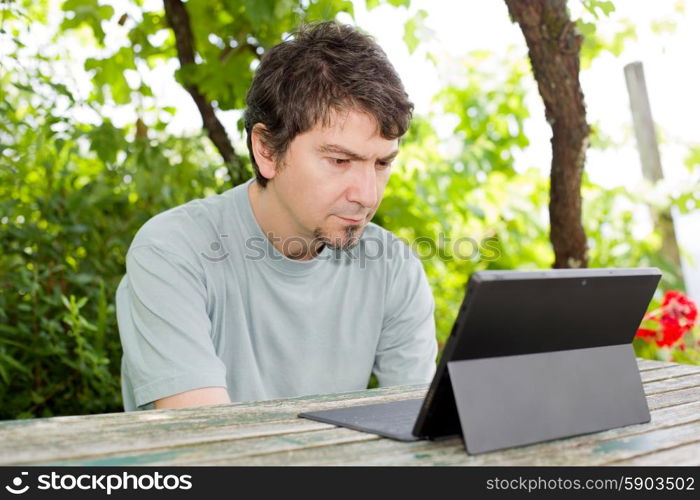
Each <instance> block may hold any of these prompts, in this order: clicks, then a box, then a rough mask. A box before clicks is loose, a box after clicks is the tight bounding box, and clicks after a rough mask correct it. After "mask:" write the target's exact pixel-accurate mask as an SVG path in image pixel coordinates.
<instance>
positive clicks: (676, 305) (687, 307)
mask: <svg viewBox="0 0 700 500" xmlns="http://www.w3.org/2000/svg"><path fill="white" fill-rule="evenodd" d="M697 319H698V308H697V306H696V305H695V302H693V300H692V299H691V298H690V297H688V296H687V295H685V294H684V293H682V292H679V291H677V290H669V291H668V292H666V295H664V299H663V301H662V303H661V308H660V309H656V310H655V311H651V312H649V313H647V314H646V315H645V316H644V320H643V321H655V322H657V323H659V327H660V328H659V329H658V330H652V329H650V328H639V329H638V330H637V337H640V338H643V339H645V340H647V341H648V342H651V341H652V340H653V341H655V342H656V345H658V346H659V347H665V346H667V347H671V346H672V345H674V344H675V343H676V342H678V341H679V340H680V339H681V338H682V337H683V335H685V333H686V332H687V331H688V330H690V329H691V328H693V327H694V326H695V324H696V322H697Z"/></svg>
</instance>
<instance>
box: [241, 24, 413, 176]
mask: <svg viewBox="0 0 700 500" xmlns="http://www.w3.org/2000/svg"><path fill="white" fill-rule="evenodd" d="M246 104H247V106H248V107H247V109H246V111H245V114H244V120H245V129H246V132H247V135H248V137H247V143H248V151H249V153H250V160H251V162H252V163H253V168H254V170H255V176H256V178H257V181H258V182H259V183H260V185H261V186H262V187H265V185H266V184H267V179H266V178H265V177H263V176H262V175H261V174H260V169H259V168H258V165H257V164H256V162H255V157H254V156H253V148H252V143H251V134H252V131H253V126H254V125H255V124H257V123H261V124H263V125H264V126H265V130H264V131H261V133H262V139H263V142H264V143H265V146H266V147H267V148H268V149H269V150H270V152H271V153H272V154H273V156H274V157H275V159H276V160H277V162H278V163H281V162H280V160H281V159H282V158H283V156H284V153H285V152H286V150H287V147H288V146H289V143H290V142H291V141H292V139H294V137H296V136H297V135H298V134H301V133H304V132H306V131H307V130H310V129H311V128H313V127H314V126H315V125H316V124H317V123H323V124H324V125H327V124H328V122H329V118H330V114H331V112H333V111H343V110H350V109H358V110H361V111H364V112H366V113H368V114H370V115H371V116H373V117H374V118H375V119H376V120H377V124H378V126H379V133H380V134H381V136H382V137H384V138H385V139H396V138H398V137H401V136H402V135H404V134H405V133H406V130H408V126H409V123H410V120H411V114H412V112H413V104H412V103H411V101H410V100H409V99H408V95H407V94H406V91H405V90H404V87H403V84H402V83H401V80H400V79H399V76H398V75H397V73H396V71H395V70H394V67H393V66H392V65H391V63H390V62H389V60H388V59H387V57H386V54H385V53H384V51H383V50H382V49H381V47H379V45H378V44H377V43H376V42H375V41H374V40H373V39H372V38H371V37H370V36H368V35H365V34H363V33H360V32H359V31H358V30H356V29H355V28H353V27H352V26H347V25H343V24H339V23H337V22H335V21H326V22H322V23H318V24H313V25H306V26H302V27H301V28H299V30H298V31H297V32H296V33H295V34H293V36H292V38H290V39H288V40H285V41H284V42H282V43H280V44H278V45H275V46H274V47H272V48H270V49H269V50H268V51H267V52H265V55H264V56H263V58H262V60H261V62H260V66H258V68H257V70H256V72H255V78H254V79H253V83H252V85H251V87H250V90H249V91H248V95H247V96H246Z"/></svg>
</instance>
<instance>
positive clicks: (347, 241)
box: [314, 225, 361, 252]
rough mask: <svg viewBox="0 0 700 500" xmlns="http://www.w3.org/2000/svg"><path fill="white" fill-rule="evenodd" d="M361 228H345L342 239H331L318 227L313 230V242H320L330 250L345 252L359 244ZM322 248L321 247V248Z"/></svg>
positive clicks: (353, 226)
mask: <svg viewBox="0 0 700 500" xmlns="http://www.w3.org/2000/svg"><path fill="white" fill-rule="evenodd" d="M360 229H361V226H355V225H352V226H345V228H344V229H343V233H344V237H343V238H335V239H332V238H330V237H328V235H326V234H325V233H324V232H323V230H322V229H321V228H320V227H317V228H316V229H314V241H320V242H322V243H323V245H325V246H327V247H328V248H330V249H331V250H337V251H343V252H344V251H347V250H351V249H353V248H355V247H356V246H357V244H358V243H359V242H360V236H359V235H358V234H359V233H361V231H360ZM321 248H322V247H321Z"/></svg>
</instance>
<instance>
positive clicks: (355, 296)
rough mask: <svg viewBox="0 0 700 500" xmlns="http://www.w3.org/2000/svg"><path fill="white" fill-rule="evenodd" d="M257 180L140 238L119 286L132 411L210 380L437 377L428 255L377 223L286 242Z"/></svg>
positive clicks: (236, 391) (161, 219) (159, 221)
mask: <svg viewBox="0 0 700 500" xmlns="http://www.w3.org/2000/svg"><path fill="white" fill-rule="evenodd" d="M252 182H255V181H254V179H251V180H250V181H248V182H246V183H245V184H242V185H240V186H237V187H235V188H233V189H230V190H228V191H226V192H225V193H223V194H220V195H217V196H212V197H209V198H205V199H198V200H193V201H191V202H189V203H186V204H184V205H181V206H178V207H175V208H173V209H171V210H168V211H166V212H163V213H161V214H159V215H157V216H155V217H153V218H152V219H150V220H149V221H148V222H147V223H146V224H144V225H143V227H141V229H140V230H139V231H138V233H137V234H136V236H135V237H134V240H133V242H132V243H131V246H130V248H129V251H128V253H127V258H126V270H127V273H126V275H125V276H124V278H123V279H122V281H121V283H120V285H119V287H118V290H117V295H116V301H117V319H118V323H119V334H120V337H121V342H122V347H123V350H124V355H123V357H122V394H123V397H124V409H125V410H126V411H130V410H137V409H148V408H153V402H154V401H155V400H157V399H160V398H163V397H166V396H171V395H173V394H178V393H181V392H185V391H189V390H193V389H197V388H201V387H211V386H215V387H226V388H227V390H228V393H229V395H230V397H231V400H232V401H235V402H240V401H253V400H264V399H274V398H283V397H293V396H302V395H311V394H325V393H335V392H343V391H352V390H361V389H364V388H366V386H367V382H368V380H369V377H370V375H371V373H375V374H376V376H377V379H378V381H379V384H380V385H381V386H388V385H397V384H413V383H425V382H429V381H430V380H431V378H432V376H433V373H434V371H435V356H436V353H437V343H436V339H435V323H434V319H433V311H434V301H433V297H432V294H431V291H430V287H429V285H428V282H427V279H426V276H425V272H424V270H423V267H422V264H421V262H420V260H419V259H418V258H417V257H416V256H415V255H414V254H413V253H412V252H411V250H410V249H409V248H408V247H407V246H406V244H405V243H403V242H402V241H400V240H399V239H397V238H396V237H395V236H394V235H392V234H391V233H390V232H389V231H386V230H385V229H383V228H381V227H379V226H377V225H376V224H372V223H370V224H368V225H367V227H366V228H365V231H364V233H363V235H362V238H361V240H360V243H359V244H358V245H357V246H356V247H355V248H353V249H352V250H349V251H336V250H331V249H329V248H328V247H325V248H324V249H323V250H322V251H321V253H319V255H318V256H317V257H316V258H314V259H312V260H310V261H295V260H291V259H289V258H287V257H285V256H284V255H283V254H282V253H280V252H278V251H277V250H276V249H275V247H274V245H273V244H272V243H271V242H270V241H269V240H268V239H267V238H266V237H265V235H264V234H263V231H262V229H261V228H260V226H259V225H258V223H257V220H256V219H255V216H254V214H253V211H252V208H251V205H250V199H249V197H248V187H249V186H250V184H251V183H252Z"/></svg>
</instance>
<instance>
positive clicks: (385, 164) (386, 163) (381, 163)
mask: <svg viewBox="0 0 700 500" xmlns="http://www.w3.org/2000/svg"><path fill="white" fill-rule="evenodd" d="M390 166H391V162H390V161H378V162H377V167H379V169H380V170H384V169H385V168H389V167H390Z"/></svg>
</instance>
